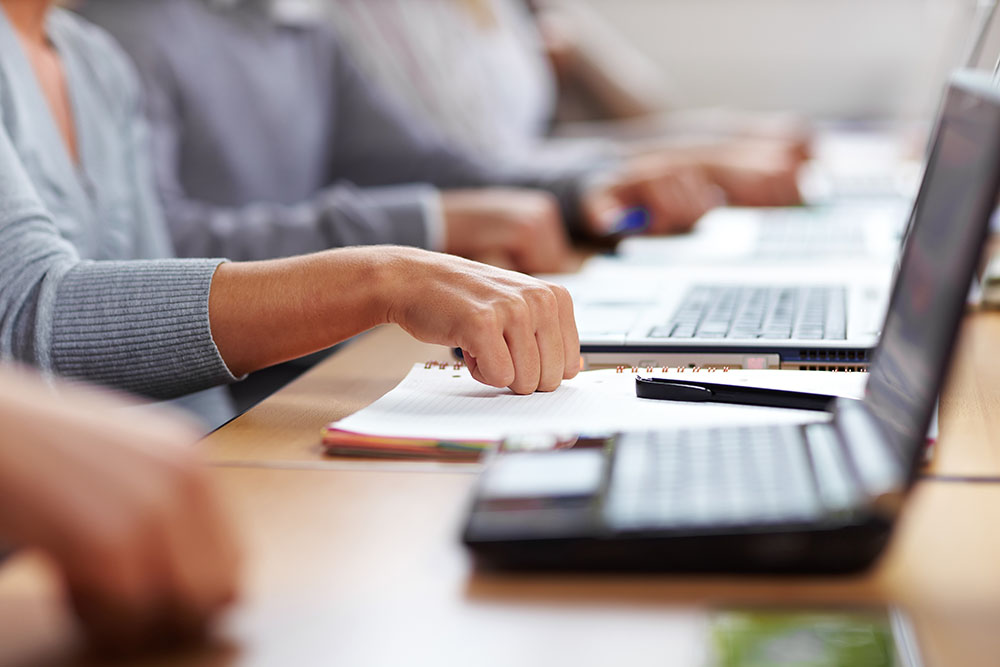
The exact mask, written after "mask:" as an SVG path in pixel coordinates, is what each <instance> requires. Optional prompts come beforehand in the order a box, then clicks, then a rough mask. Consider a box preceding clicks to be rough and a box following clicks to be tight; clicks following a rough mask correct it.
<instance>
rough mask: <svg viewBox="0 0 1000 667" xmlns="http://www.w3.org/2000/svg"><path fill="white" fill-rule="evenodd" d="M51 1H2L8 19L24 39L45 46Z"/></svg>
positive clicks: (0, 2) (0, 1)
mask: <svg viewBox="0 0 1000 667" xmlns="http://www.w3.org/2000/svg"><path fill="white" fill-rule="evenodd" d="M51 4H52V2H51V0H0V5H2V6H3V9H4V12H5V13H6V14H7V19H8V20H9V21H10V23H11V25H13V26H14V30H16V31H17V33H18V34H19V35H20V36H21V38H22V39H24V40H27V41H30V42H33V43H37V44H44V43H45V42H46V38H45V16H46V15H47V14H48V12H49V7H50V6H51Z"/></svg>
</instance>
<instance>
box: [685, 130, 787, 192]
mask: <svg viewBox="0 0 1000 667" xmlns="http://www.w3.org/2000/svg"><path fill="white" fill-rule="evenodd" d="M800 165H801V160H800V159H799V156H798V154H797V153H796V152H795V150H794V147H792V146H791V145H789V144H786V143H783V142H768V141H740V142H731V143H729V144H726V145H724V146H720V147H718V148H716V149H714V150H713V151H712V152H711V154H710V156H709V157H707V159H706V160H705V161H704V166H705V169H706V171H707V172H708V173H709V175H710V177H711V178H712V180H713V181H715V183H717V184H718V185H719V187H721V188H722V189H723V190H724V191H725V193H726V199H727V200H728V202H729V203H730V204H733V205H736V206H793V205H796V204H801V203H802V196H801V195H800V194H799V186H798V170H799V166H800Z"/></svg>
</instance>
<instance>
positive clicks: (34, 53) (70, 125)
mask: <svg viewBox="0 0 1000 667" xmlns="http://www.w3.org/2000/svg"><path fill="white" fill-rule="evenodd" d="M25 55H26V57H27V59H28V62H29V63H30V64H31V69H32V71H33V73H34V74H35V77H36V78H37V80H38V87H39V90H40V91H41V93H42V97H43V98H44V99H45V102H46V104H47V105H48V108H49V112H50V114H51V115H52V119H53V121H54V123H55V125H56V129H57V130H58V131H59V134H60V135H61V137H62V140H63V143H64V147H65V149H66V151H67V153H68V154H69V156H70V158H71V159H72V161H73V162H74V163H75V164H78V163H79V162H80V153H79V149H78V146H77V142H76V127H75V123H74V120H73V109H72V103H71V101H70V95H69V89H68V84H67V81H66V72H65V70H64V69H63V66H62V63H61V61H60V60H59V56H58V54H57V53H56V51H55V49H54V48H53V47H52V46H51V45H25Z"/></svg>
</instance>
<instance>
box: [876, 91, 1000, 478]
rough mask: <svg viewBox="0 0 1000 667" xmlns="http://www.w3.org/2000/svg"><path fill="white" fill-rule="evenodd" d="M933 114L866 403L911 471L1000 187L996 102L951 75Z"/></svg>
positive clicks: (999, 124)
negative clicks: (932, 132)
mask: <svg viewBox="0 0 1000 667" xmlns="http://www.w3.org/2000/svg"><path fill="white" fill-rule="evenodd" d="M941 114H942V115H941V119H940V122H939V125H938V128H937V136H936V139H935V142H934V147H933V149H932V151H931V154H930V158H929V160H928V165H927V169H926V171H925V173H924V180H923V183H922V185H921V189H920V194H919V195H918V197H917V201H916V203H915V204H914V211H913V220H912V225H911V229H910V234H909V237H908V238H907V240H906V245H905V247H904V249H903V258H902V261H901V262H900V265H899V270H898V273H897V276H896V283H895V287H894V290H893V295H892V300H891V302H890V305H889V310H888V315H887V317H886V322H885V326H884V328H883V330H882V338H881V341H880V343H879V346H878V349H877V350H876V352H875V357H874V360H873V362H872V364H871V367H870V372H871V376H870V379H869V382H868V391H867V397H866V404H867V405H868V407H869V409H870V410H871V411H872V413H873V414H874V415H875V417H876V419H877V420H878V421H879V422H880V424H881V425H882V427H883V430H884V431H885V434H886V436H887V437H888V438H889V440H890V442H891V443H892V444H893V446H894V447H895V448H896V451H897V452H898V453H899V454H900V455H901V456H902V457H903V458H904V460H906V461H908V462H912V464H914V465H915V462H916V461H917V454H918V452H919V450H920V448H921V447H922V445H923V442H924V438H925V436H926V433H927V429H928V426H929V424H930V419H931V415H932V413H933V409H934V403H935V401H936V400H937V396H938V392H939V391H940V387H941V384H942V383H943V381H944V376H945V373H946V371H947V367H948V365H949V362H950V360H951V350H952V347H953V341H954V339H955V336H956V333H957V330H958V325H959V322H960V320H961V317H962V313H963V311H964V308H965V301H966V296H967V294H968V291H969V285H970V284H971V282H972V279H973V274H974V271H975V268H976V265H977V264H978V260H979V258H980V253H981V248H982V244H983V241H984V239H985V234H986V230H987V228H988V222H989V218H990V215H991V213H992V211H993V209H994V207H995V204H996V201H997V190H998V185H1000V100H998V94H997V93H996V92H995V91H993V90H992V87H991V86H990V84H989V78H988V77H986V78H985V79H983V78H981V77H979V76H978V75H972V74H970V73H967V72H966V73H960V74H958V75H956V76H955V77H954V78H953V79H952V84H951V86H950V87H949V90H948V94H947V98H946V100H945V103H944V106H943V108H942V112H941Z"/></svg>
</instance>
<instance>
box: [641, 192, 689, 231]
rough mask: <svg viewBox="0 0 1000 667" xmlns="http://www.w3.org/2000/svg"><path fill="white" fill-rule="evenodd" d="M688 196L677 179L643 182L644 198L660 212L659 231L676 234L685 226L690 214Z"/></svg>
mask: <svg viewBox="0 0 1000 667" xmlns="http://www.w3.org/2000/svg"><path fill="white" fill-rule="evenodd" d="M686 197H687V195H686V193H685V192H684V189H683V187H681V185H680V184H679V183H677V182H676V181H675V180H670V181H651V182H650V181H647V182H646V183H644V184H643V198H644V199H645V200H646V201H648V202H650V203H651V205H652V208H654V209H655V210H656V211H657V213H658V216H657V217H658V218H659V224H658V225H657V230H656V231H657V232H659V233H661V234H674V233H676V232H677V231H678V230H679V229H681V228H683V226H684V224H685V220H686V219H687V218H688V217H689V216H690V210H689V209H690V206H689V204H688V202H687V201H686Z"/></svg>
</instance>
